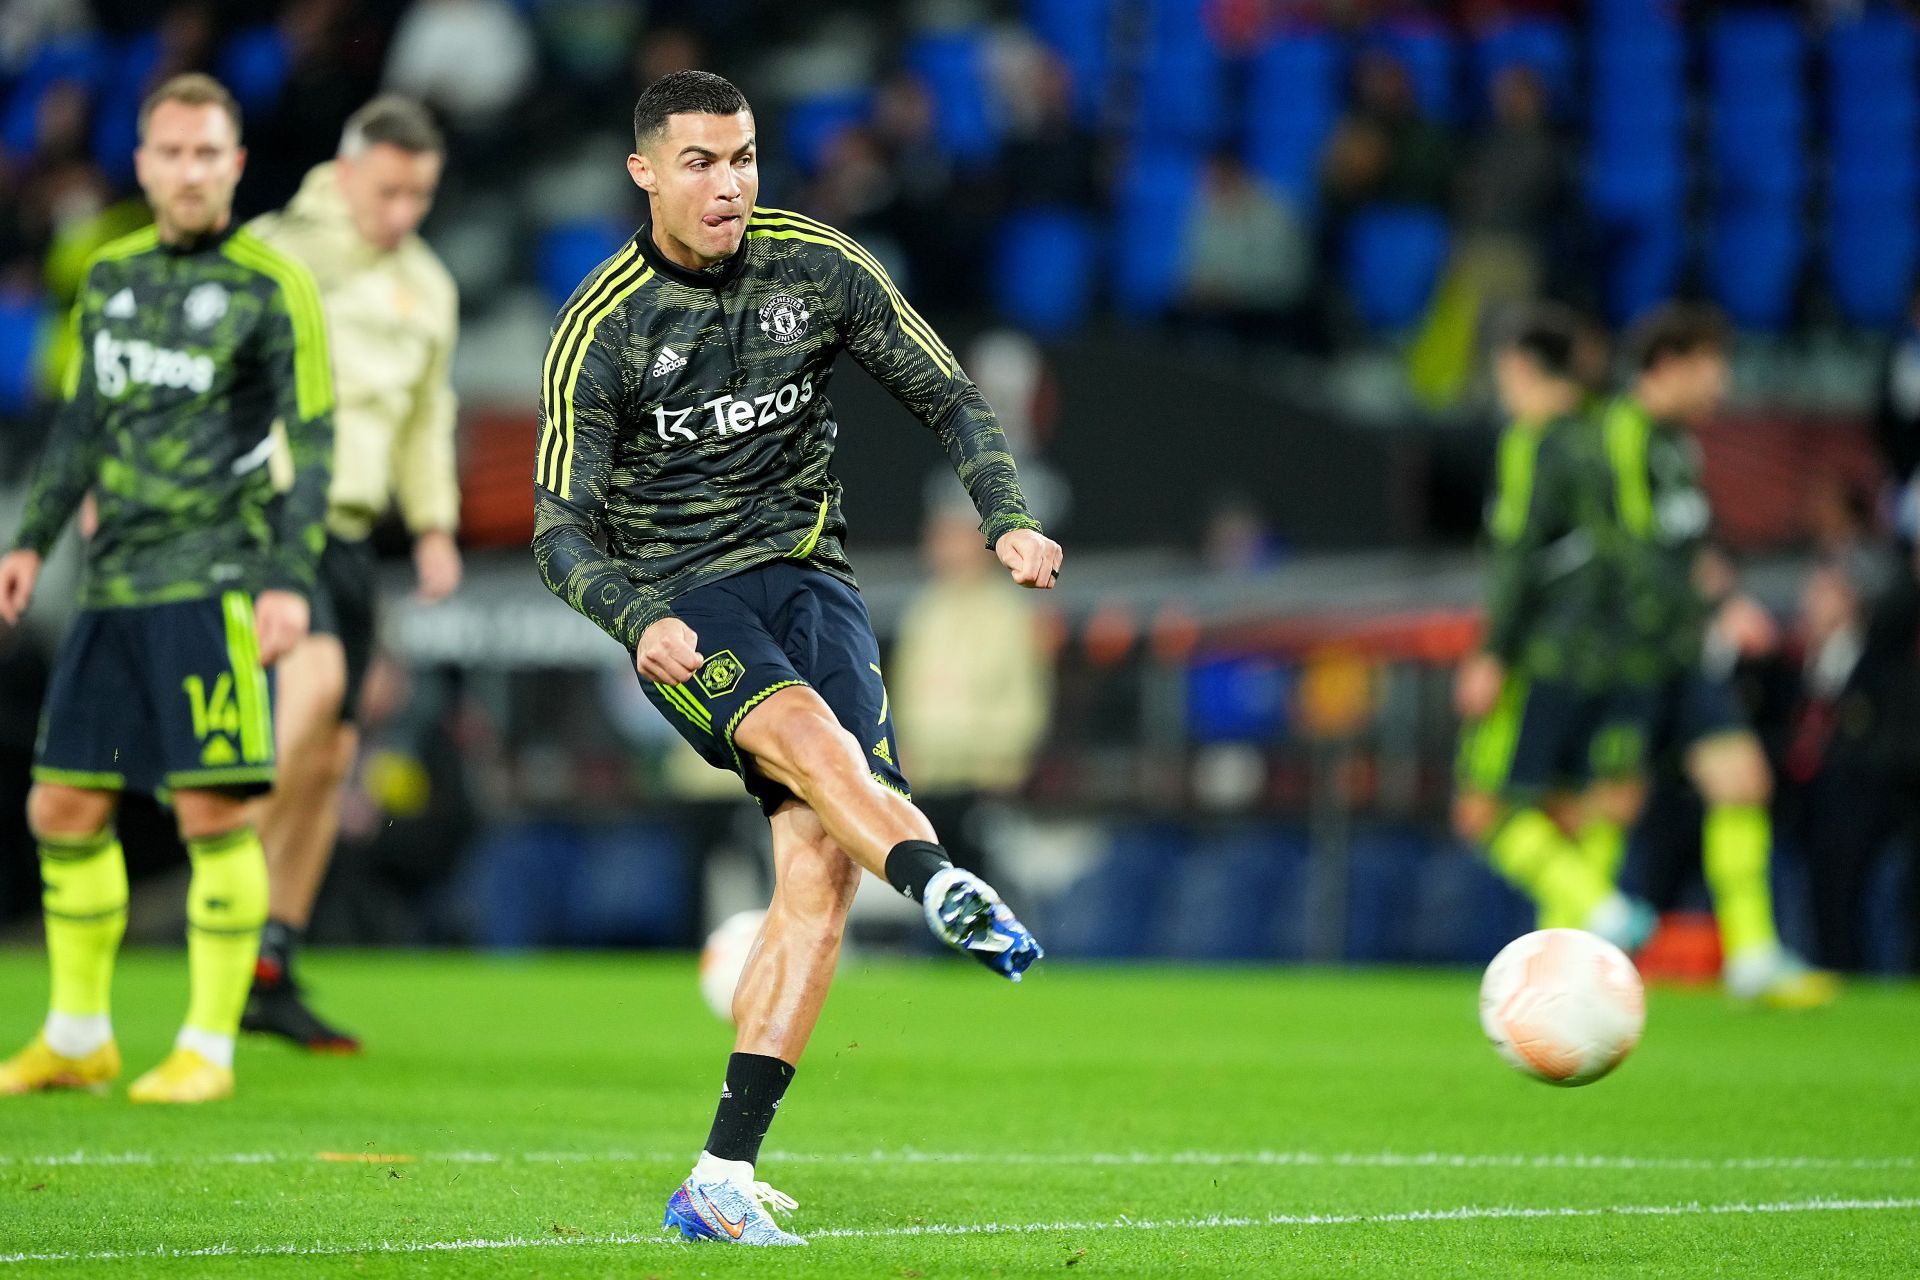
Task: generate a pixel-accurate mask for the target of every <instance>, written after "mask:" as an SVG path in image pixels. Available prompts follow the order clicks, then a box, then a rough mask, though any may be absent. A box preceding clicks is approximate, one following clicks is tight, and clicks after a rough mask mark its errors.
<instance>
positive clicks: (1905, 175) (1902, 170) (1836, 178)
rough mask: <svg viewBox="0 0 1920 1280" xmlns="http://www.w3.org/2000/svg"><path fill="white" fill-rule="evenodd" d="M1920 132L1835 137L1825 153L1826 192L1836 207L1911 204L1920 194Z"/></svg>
mask: <svg viewBox="0 0 1920 1280" xmlns="http://www.w3.org/2000/svg"><path fill="white" fill-rule="evenodd" d="M1916 140H1920V132H1914V131H1909V132H1908V133H1907V134H1906V136H1905V137H1902V138H1898V139H1848V138H1836V139H1835V140H1834V142H1833V145H1832V147H1831V148H1830V149H1829V152H1828V160H1829V163H1830V166H1831V167H1830V170H1829V175H1828V193H1829V196H1830V197H1831V199H1832V200H1833V201H1834V202H1835V203H1839V204H1886V205H1895V204H1902V203H1905V204H1911V203H1913V200H1914V196H1915V193H1916V192H1920V155H1917V154H1916V150H1915V144H1916Z"/></svg>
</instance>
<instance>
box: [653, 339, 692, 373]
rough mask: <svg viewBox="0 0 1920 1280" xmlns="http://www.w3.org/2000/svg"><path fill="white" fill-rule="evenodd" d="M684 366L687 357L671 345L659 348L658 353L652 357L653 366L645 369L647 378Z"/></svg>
mask: <svg viewBox="0 0 1920 1280" xmlns="http://www.w3.org/2000/svg"><path fill="white" fill-rule="evenodd" d="M686 367H687V358H686V357H685V356H683V355H681V354H680V353H679V352H678V351H675V350H674V349H673V348H672V347H662V348H660V354H659V355H658V356H657V357H655V359H654V362H653V368H651V369H649V370H647V376H648V377H649V378H658V377H662V376H664V375H666V374H669V373H672V372H673V371H674V370H676V369H684V368H686Z"/></svg>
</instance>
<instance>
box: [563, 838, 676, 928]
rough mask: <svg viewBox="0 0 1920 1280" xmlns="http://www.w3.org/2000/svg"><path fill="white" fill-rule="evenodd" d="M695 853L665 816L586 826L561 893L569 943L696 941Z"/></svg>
mask: <svg viewBox="0 0 1920 1280" xmlns="http://www.w3.org/2000/svg"><path fill="white" fill-rule="evenodd" d="M698 874H699V861H698V859H697V858H696V856H695V855H694V853H693V851H692V850H691V849H690V848H688V847H687V842H686V839H685V837H684V835H683V834H682V833H681V832H680V831H679V830H678V829H677V828H675V827H672V826H668V825H665V824H644V825H642V824H634V825H627V826H620V827H613V828H608V829H604V830H600V831H594V832H590V833H589V834H588V835H587V836H586V838H585V840H584V842H583V848H582V852H581V858H580V861H579V863H578V864H577V865H576V867H575V873H574V880H573V884H572V885H571V887H570V892H569V893H568V894H567V899H566V901H567V904H568V908H567V914H566V920H565V923H564V926H563V935H564V936H563V940H564V941H565V942H566V943H567V944H568V945H571V946H595V947H601V946H650V947H691V946H696V945H698V943H699V941H700V937H699V932H698V927H697V926H698V921H699V918H700V916H699V912H698V910H696V906H697V902H696V899H697V891H696V883H695V882H696V879H697V876H698Z"/></svg>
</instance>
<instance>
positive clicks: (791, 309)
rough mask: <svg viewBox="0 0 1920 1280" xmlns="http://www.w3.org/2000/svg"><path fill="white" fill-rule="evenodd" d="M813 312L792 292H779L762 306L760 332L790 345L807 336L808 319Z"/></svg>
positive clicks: (778, 342) (775, 340)
mask: <svg viewBox="0 0 1920 1280" xmlns="http://www.w3.org/2000/svg"><path fill="white" fill-rule="evenodd" d="M811 319H813V313H812V312H811V311H808V310H807V304H806V303H804V302H802V301H800V299H798V298H796V297H794V296H793V295H792V294H790V293H778V294H775V295H774V296H773V297H771V298H769V299H767V304H766V305H765V306H763V307H761V308H760V332H761V333H764V334H766V335H767V337H769V338H771V339H772V340H773V341H774V342H775V343H777V344H778V345H780V346H783V347H790V346H792V345H793V344H794V343H796V342H798V341H800V339H802V338H804V337H806V336H807V321H809V320H811Z"/></svg>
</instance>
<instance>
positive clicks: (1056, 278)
mask: <svg viewBox="0 0 1920 1280" xmlns="http://www.w3.org/2000/svg"><path fill="white" fill-rule="evenodd" d="M1099 258H1100V238H1099V229H1098V228H1097V227H1096V226H1095V224H1094V221H1093V219H1092V218H1090V217H1089V216H1088V215H1087V214H1085V213H1083V212H1081V211H1079V210H1076V209H1029V210H1024V211H1021V212H1017V213H1013V214H1010V215H1008V217H1007V219H1006V221H1004V222H1003V223H1002V224H1001V225H1000V229H999V247H998V251H997V254H996V261H995V263H994V304H995V305H996V306H997V307H998V308H999V309H1000V313H1001V314H1002V315H1004V316H1005V317H1006V318H1007V319H1008V320H1010V321H1012V322H1013V323H1014V324H1015V325H1017V326H1018V327H1020V328H1022V329H1025V330H1027V331H1028V332H1030V333H1034V334H1038V335H1040V336H1041V337H1056V336H1058V335H1060V334H1063V333H1068V332H1071V331H1072V330H1074V329H1077V328H1079V327H1080V326H1081V325H1082V324H1084V323H1085V322H1086V318H1087V314H1088V312H1089V311H1090V310H1091V309H1092V306H1093V298H1094V279H1095V276H1096V275H1097V274H1098V272H1099V266H1100V262H1099Z"/></svg>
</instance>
